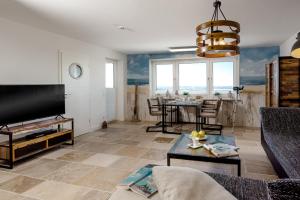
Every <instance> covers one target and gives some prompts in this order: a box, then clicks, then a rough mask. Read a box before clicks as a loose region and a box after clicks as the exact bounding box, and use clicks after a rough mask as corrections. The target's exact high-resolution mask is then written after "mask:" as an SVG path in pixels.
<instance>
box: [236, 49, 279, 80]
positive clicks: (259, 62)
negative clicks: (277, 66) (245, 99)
mask: <svg viewBox="0 0 300 200" xmlns="http://www.w3.org/2000/svg"><path fill="white" fill-rule="evenodd" d="M279 51H280V50H279V47H257V48H241V54H240V84H241V85H264V84H265V83H266V77H265V65H266V64H268V63H270V62H272V61H273V60H275V59H278V56H279Z"/></svg>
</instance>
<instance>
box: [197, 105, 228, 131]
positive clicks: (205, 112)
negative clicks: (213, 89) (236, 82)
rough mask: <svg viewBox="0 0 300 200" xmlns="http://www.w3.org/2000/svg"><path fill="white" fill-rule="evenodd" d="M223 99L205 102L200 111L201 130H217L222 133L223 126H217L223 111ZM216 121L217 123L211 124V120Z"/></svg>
mask: <svg viewBox="0 0 300 200" xmlns="http://www.w3.org/2000/svg"><path fill="white" fill-rule="evenodd" d="M221 104H222V99H209V100H203V103H202V106H201V109H200V118H201V127H200V128H201V130H216V131H219V132H220V134H221V133H222V129H223V125H222V124H217V123H216V121H217V117H218V114H219V112H220V109H221ZM210 119H214V120H215V123H213V124H210V123H209V120H210Z"/></svg>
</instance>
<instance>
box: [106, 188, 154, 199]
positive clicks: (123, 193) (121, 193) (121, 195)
mask: <svg viewBox="0 0 300 200" xmlns="http://www.w3.org/2000/svg"><path fill="white" fill-rule="evenodd" d="M145 199H147V198H145V197H143V196H141V195H138V194H136V193H134V192H132V191H128V190H125V189H117V190H116V191H115V192H114V193H113V194H112V196H111V197H110V198H109V200H145ZM149 200H160V198H159V195H158V194H157V193H156V194H154V195H153V196H152V197H151V198H149Z"/></svg>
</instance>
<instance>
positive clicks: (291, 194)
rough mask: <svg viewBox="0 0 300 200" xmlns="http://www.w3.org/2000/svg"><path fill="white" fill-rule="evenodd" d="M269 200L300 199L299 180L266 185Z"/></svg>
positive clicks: (272, 182) (286, 180)
mask: <svg viewBox="0 0 300 200" xmlns="http://www.w3.org/2000/svg"><path fill="white" fill-rule="evenodd" d="M268 193H269V199H270V200H296V199H300V179H282V180H276V181H271V182H269V183H268Z"/></svg>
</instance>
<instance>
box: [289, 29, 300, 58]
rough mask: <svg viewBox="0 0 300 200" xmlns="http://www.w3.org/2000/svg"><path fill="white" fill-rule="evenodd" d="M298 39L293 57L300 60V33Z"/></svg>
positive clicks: (293, 50) (293, 49) (294, 46)
mask: <svg viewBox="0 0 300 200" xmlns="http://www.w3.org/2000/svg"><path fill="white" fill-rule="evenodd" d="M296 39H297V41H296V42H295V44H294V45H293V47H292V51H291V56H292V57H294V58H300V32H299V33H298V36H297V38H296Z"/></svg>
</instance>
